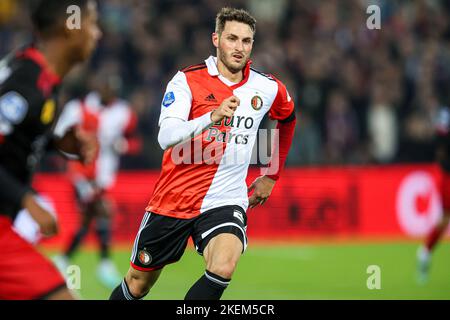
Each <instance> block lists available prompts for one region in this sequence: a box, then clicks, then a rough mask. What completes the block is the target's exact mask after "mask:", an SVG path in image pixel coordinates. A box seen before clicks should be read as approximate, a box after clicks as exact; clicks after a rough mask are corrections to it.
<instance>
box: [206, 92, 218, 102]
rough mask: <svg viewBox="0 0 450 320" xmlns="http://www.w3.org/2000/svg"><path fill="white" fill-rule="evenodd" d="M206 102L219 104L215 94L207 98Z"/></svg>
mask: <svg viewBox="0 0 450 320" xmlns="http://www.w3.org/2000/svg"><path fill="white" fill-rule="evenodd" d="M205 101H210V102H217V99H216V97H215V96H214V94H212V93H211V94H210V95H209V96H207V97H206V98H205Z"/></svg>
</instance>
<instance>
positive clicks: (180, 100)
mask: <svg viewBox="0 0 450 320" xmlns="http://www.w3.org/2000/svg"><path fill="white" fill-rule="evenodd" d="M191 104H192V93H191V89H190V88H189V85H188V83H187V79H186V75H185V74H184V73H183V72H181V71H178V73H177V74H176V75H175V76H174V77H173V78H172V80H170V82H169V84H168V85H167V89H166V92H165V94H164V98H163V101H162V103H161V115H160V117H159V125H160V126H161V123H162V121H163V120H164V119H166V118H178V119H181V120H184V121H187V120H188V118H189V113H190V111H191Z"/></svg>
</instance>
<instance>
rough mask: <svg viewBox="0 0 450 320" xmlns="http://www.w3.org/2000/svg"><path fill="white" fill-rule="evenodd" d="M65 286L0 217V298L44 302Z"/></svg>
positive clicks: (60, 278) (37, 254)
mask: <svg viewBox="0 0 450 320" xmlns="http://www.w3.org/2000/svg"><path fill="white" fill-rule="evenodd" d="M65 287H66V283H65V281H64V279H63V277H62V276H61V274H60V273H59V271H58V270H57V269H56V268H55V266H54V265H53V264H52V263H51V262H50V261H49V260H48V259H47V258H45V257H44V256H43V255H42V254H40V253H39V252H38V251H37V250H36V248H34V247H33V246H32V245H30V244H29V243H28V242H26V241H25V240H24V239H23V238H21V237H20V236H19V235H18V234H17V233H15V232H14V231H13V230H12V228H11V223H10V222H8V221H6V220H5V219H4V218H2V217H0V299H19V300H29V299H47V298H48V297H49V296H51V295H52V294H54V293H56V292H58V291H59V290H61V289H63V288H65Z"/></svg>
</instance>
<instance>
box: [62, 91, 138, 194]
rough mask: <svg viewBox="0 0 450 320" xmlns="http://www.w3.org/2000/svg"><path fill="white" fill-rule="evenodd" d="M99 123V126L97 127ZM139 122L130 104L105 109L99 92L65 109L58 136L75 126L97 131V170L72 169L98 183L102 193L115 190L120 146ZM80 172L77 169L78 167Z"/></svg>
mask: <svg viewBox="0 0 450 320" xmlns="http://www.w3.org/2000/svg"><path fill="white" fill-rule="evenodd" d="M96 121H97V123H95V122H96ZM136 123H137V118H136V115H135V114H134V112H133V111H132V109H131V108H130V107H129V104H128V103H127V102H126V101H124V100H120V99H116V100H115V101H114V102H113V103H111V104H110V105H108V106H102V104H101V100H100V96H99V95H98V94H97V93H96V92H91V93H89V94H88V95H87V96H86V98H85V99H84V100H72V101H69V102H68V103H67V105H66V106H65V107H64V111H63V113H62V114H61V116H60V118H59V120H58V124H57V126H56V128H55V134H56V135H58V136H62V135H64V133H65V132H66V131H67V130H68V129H69V128H71V127H73V126H75V125H80V126H82V127H85V128H86V129H87V130H89V131H92V130H93V129H94V128H96V131H97V138H98V142H99V153H98V157H97V159H96V161H95V163H94V165H93V166H91V167H89V166H83V165H81V164H78V163H76V164H75V163H74V164H73V165H72V166H71V167H72V169H73V170H75V171H77V172H73V173H74V174H81V175H83V176H84V178H87V179H89V180H94V181H95V182H96V184H97V186H99V187H100V188H102V189H108V188H110V187H112V185H113V184H114V182H115V179H116V174H117V170H118V169H119V160H120V153H119V152H118V150H117V145H118V142H120V141H122V140H123V139H124V136H125V134H126V133H127V131H130V130H132V128H134V127H135V126H136ZM77 165H78V167H79V168H77V169H76V168H75V166H77Z"/></svg>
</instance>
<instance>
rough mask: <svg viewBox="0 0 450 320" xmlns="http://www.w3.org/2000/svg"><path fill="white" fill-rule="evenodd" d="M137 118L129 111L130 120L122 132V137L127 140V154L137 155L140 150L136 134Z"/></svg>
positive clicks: (140, 145) (140, 144)
mask: <svg viewBox="0 0 450 320" xmlns="http://www.w3.org/2000/svg"><path fill="white" fill-rule="evenodd" d="M137 125H138V117H137V115H136V113H134V112H132V111H131V110H130V118H129V120H128V123H127V126H126V127H125V130H124V137H125V139H126V140H127V145H128V148H127V152H126V153H127V154H138V153H139V152H140V151H141V149H142V141H141V138H140V137H139V136H138V135H137V134H136V129H137Z"/></svg>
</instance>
